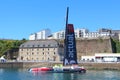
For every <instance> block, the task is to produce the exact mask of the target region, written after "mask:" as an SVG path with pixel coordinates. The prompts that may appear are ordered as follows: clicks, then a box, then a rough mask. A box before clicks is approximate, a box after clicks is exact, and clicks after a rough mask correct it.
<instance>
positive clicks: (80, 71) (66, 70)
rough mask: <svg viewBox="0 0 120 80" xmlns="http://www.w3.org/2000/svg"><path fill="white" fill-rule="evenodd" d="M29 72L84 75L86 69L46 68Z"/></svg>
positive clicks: (32, 69)
mask: <svg viewBox="0 0 120 80" xmlns="http://www.w3.org/2000/svg"><path fill="white" fill-rule="evenodd" d="M29 71H30V72H49V73H85V72H86V69H84V68H75V69H72V68H48V67H40V68H31V69H29Z"/></svg>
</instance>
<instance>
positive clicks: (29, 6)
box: [0, 0, 120, 40]
mask: <svg viewBox="0 0 120 80" xmlns="http://www.w3.org/2000/svg"><path fill="white" fill-rule="evenodd" d="M67 7H69V19H68V20H69V21H68V23H72V24H74V28H75V29H77V28H80V29H81V28H85V29H88V30H89V31H91V32H96V31H97V30H98V29H100V28H108V29H112V30H120V0H0V39H17V40H21V39H23V38H25V39H28V38H29V36H30V34H32V33H36V32H39V31H41V30H43V29H50V30H51V31H52V33H54V32H57V31H60V30H64V29H65V17H66V9H67Z"/></svg>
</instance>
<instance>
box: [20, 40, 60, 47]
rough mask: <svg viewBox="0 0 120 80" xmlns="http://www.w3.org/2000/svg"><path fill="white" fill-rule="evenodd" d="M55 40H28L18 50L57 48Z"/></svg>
mask: <svg viewBox="0 0 120 80" xmlns="http://www.w3.org/2000/svg"><path fill="white" fill-rule="evenodd" d="M57 46H58V42H57V41H56V40H53V39H52V40H30V41H27V42H25V43H23V44H21V45H20V48H33V47H57Z"/></svg>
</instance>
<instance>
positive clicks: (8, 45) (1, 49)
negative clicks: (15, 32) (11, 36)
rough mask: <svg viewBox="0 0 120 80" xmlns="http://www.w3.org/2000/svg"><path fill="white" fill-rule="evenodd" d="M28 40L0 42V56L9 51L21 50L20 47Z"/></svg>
mask: <svg viewBox="0 0 120 80" xmlns="http://www.w3.org/2000/svg"><path fill="white" fill-rule="evenodd" d="M25 41H26V40H25V39H23V40H0V56H1V55H3V54H4V53H5V52H7V51H8V50H11V49H14V48H19V46H20V45H21V44H22V43H24V42H25Z"/></svg>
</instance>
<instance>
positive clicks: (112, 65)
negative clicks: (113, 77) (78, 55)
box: [0, 62, 120, 70]
mask: <svg viewBox="0 0 120 80" xmlns="http://www.w3.org/2000/svg"><path fill="white" fill-rule="evenodd" d="M56 64H57V65H59V64H63V63H62V62H4V63H0V68H33V67H44V66H46V67H52V66H54V65H56ZM78 65H79V66H83V67H85V68H86V69H87V70H120V62H103V63H98V62H97V63H96V62H80V63H79V64H78Z"/></svg>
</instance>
